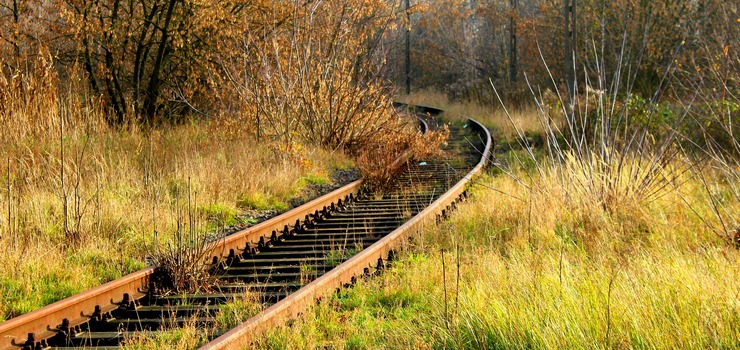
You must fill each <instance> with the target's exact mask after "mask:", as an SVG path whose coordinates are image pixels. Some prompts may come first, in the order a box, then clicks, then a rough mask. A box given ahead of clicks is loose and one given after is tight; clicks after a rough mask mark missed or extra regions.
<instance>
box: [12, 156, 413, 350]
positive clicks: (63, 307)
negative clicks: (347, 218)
mask: <svg viewBox="0 0 740 350" xmlns="http://www.w3.org/2000/svg"><path fill="white" fill-rule="evenodd" d="M403 157H408V155H407V154H404V155H403ZM361 184H362V180H361V179H360V180H356V181H354V182H352V183H350V184H347V185H345V186H343V187H341V188H339V189H337V190H334V191H332V192H331V193H328V194H326V195H324V196H321V197H319V198H317V199H314V200H312V201H310V202H308V203H306V204H304V205H302V206H300V207H297V208H294V209H292V210H290V211H288V212H286V213H284V214H282V215H279V216H276V217H273V218H271V219H268V220H265V221H263V222H261V223H259V224H257V225H254V226H252V227H249V228H246V229H244V230H241V231H238V232H236V233H234V234H232V235H229V236H227V237H225V238H224V239H222V240H219V242H218V243H217V244H216V246H215V248H214V250H213V251H214V252H218V253H220V257H219V256H218V255H216V256H215V257H216V258H217V259H218V258H224V257H226V256H227V255H228V253H229V251H230V250H231V249H243V248H244V247H245V245H246V243H248V242H250V244H251V242H254V241H259V240H260V238H261V237H264V239H268V238H270V236H271V235H272V232H273V231H283V230H284V229H285V228H286V227H288V228H290V227H292V226H293V224H294V223H295V222H296V220H299V221H303V220H304V219H305V217H306V215H312V214H314V213H315V212H316V211H322V210H324V208H326V207H331V206H332V204H336V203H338V202H339V201H340V200H342V201H347V199H349V198H350V197H351V196H355V195H357V193H358V191H359V189H360V186H361ZM154 270H155V268H154V267H148V268H145V269H143V270H140V271H137V272H134V273H131V274H129V275H126V276H124V277H121V278H119V279H116V280H113V281H110V282H107V283H105V284H103V285H101V286H99V287H96V288H93V289H90V290H88V291H85V292H82V293H80V294H77V295H74V296H71V297H69V298H66V299H63V300H60V301H58V302H55V303H53V304H50V305H47V306H45V307H42V308H40V309H38V310H35V311H32V312H30V313H27V314H24V315H21V316H18V317H15V318H12V319H10V320H8V321H5V322H3V323H0V349H2V350H5V349H18V348H19V347H23V346H25V345H30V344H35V343H41V344H43V340H44V339H46V338H48V337H50V336H52V335H54V334H55V333H56V332H57V330H58V329H59V327H61V325H62V322H63V320H65V319H66V320H68V322H69V325H68V326H70V327H74V326H76V325H80V324H83V323H85V322H87V321H88V320H89V319H90V318H91V316H93V314H94V313H95V310H96V308H99V309H100V310H101V312H103V313H104V312H106V311H108V310H110V309H113V308H116V307H117V306H118V305H119V304H120V303H121V302H122V301H123V300H124V298H126V296H125V295H126V294H128V299H129V300H135V299H137V298H139V297H142V296H143V295H145V290H147V289H148V288H149V281H150V277H151V276H152V274H153V273H154ZM42 346H43V345H42Z"/></svg>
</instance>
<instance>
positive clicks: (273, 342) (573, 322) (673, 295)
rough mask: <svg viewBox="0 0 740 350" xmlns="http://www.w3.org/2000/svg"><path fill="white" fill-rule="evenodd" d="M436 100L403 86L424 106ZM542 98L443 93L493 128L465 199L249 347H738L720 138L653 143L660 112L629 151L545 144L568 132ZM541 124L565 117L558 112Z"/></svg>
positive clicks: (732, 193)
mask: <svg viewBox="0 0 740 350" xmlns="http://www.w3.org/2000/svg"><path fill="white" fill-rule="evenodd" d="M439 98H440V97H439V95H436V94H429V93H421V94H416V95H415V96H408V97H406V99H407V101H408V102H412V103H420V104H425V103H427V104H434V105H439V104H438V103H434V101H435V99H436V100H437V101H438V100H439ZM544 106H545V104H540V101H537V103H535V104H533V106H532V107H531V108H530V109H529V110H527V109H526V108H525V109H522V110H520V111H517V112H509V111H505V110H502V109H498V110H497V109H490V108H481V107H479V106H476V105H474V104H465V103H455V104H451V103H447V104H446V105H445V106H443V107H447V108H449V111H450V112H448V115H449V116H450V117H452V118H455V117H456V116H455V115H469V116H473V117H476V118H478V119H479V120H481V121H483V122H484V123H486V124H487V125H489V126H492V127H493V128H494V134H495V135H496V138H497V139H498V140H499V145H498V148H497V159H496V160H495V162H494V166H493V167H492V168H491V170H490V172H489V175H490V176H488V177H485V178H483V179H481V180H478V181H476V183H475V185H474V188H475V191H474V192H475V196H474V197H473V199H472V200H470V201H469V202H467V203H465V204H463V205H461V206H460V207H459V210H458V211H457V212H456V214H455V215H453V217H452V218H451V219H450V220H449V221H447V222H444V223H443V224H441V225H439V226H436V227H430V228H429V229H428V230H427V232H426V233H425V234H424V235H422V236H420V237H417V238H416V240H415V246H414V247H412V248H411V249H410V250H409V251H407V253H406V254H404V255H402V257H401V258H400V260H399V261H397V262H396V263H395V265H394V267H393V268H392V269H390V270H389V271H386V272H385V273H383V274H382V275H380V276H377V277H373V278H369V279H364V280H361V281H360V282H359V283H358V284H357V285H356V286H355V287H353V288H352V289H349V290H346V291H343V292H341V293H339V294H337V295H334V296H333V297H332V298H331V299H330V300H328V301H325V302H323V303H321V304H320V305H316V306H314V307H312V308H311V310H310V311H309V312H307V313H306V314H305V315H304V316H302V317H300V318H299V319H298V320H296V321H295V322H294V323H293V324H291V325H289V326H284V327H282V328H280V329H278V330H274V331H272V332H270V333H269V334H268V336H267V337H265V338H263V339H261V340H260V341H259V346H260V347H261V348H272V349H283V348H288V349H299V348H326V347H329V348H336V349H364V348H370V349H373V348H376V349H380V348H430V349H432V348H434V349H436V348H455V349H457V348H469V349H480V348H486V349H488V348H613V347H618V348H628V347H629V348H632V347H634V348H676V347H691V348H707V347H711V348H736V347H738V346H740V343H738V340H737V339H740V337H739V336H740V327H738V324H739V323H738V321H740V304H738V302H737V300H740V299H738V298H739V297H740V294H738V293H739V292H738V291H740V285H739V284H738V283H737V280H736V279H735V278H734V276H736V275H737V274H738V273H739V272H740V270H739V267H738V266H740V264H738V262H739V261H738V260H739V259H740V250H738V245H737V243H736V235H737V234H736V233H735V230H737V228H735V227H736V226H737V224H738V222H737V219H738V217H737V214H736V213H738V210H740V201H739V200H738V197H737V193H738V192H737V190H738V187H737V186H738V183H740V182H738V181H737V180H738V176H739V175H740V169H736V166H737V165H736V164H735V163H733V162H732V158H731V157H729V158H728V156H727V155H728V154H731V153H732V152H733V142H730V143H724V144H723V145H724V149H718V150H717V153H714V154H715V156H711V154H712V153H711V152H708V149H707V148H705V147H701V146H698V143H697V142H692V140H691V138H690V137H687V136H689V135H681V136H678V137H675V138H674V139H673V140H671V145H672V146H671V147H666V148H665V150H676V149H678V150H681V152H674V151H670V152H669V151H664V152H663V153H661V151H660V149H659V148H658V147H655V145H656V144H658V145H659V144H660V142H661V141H660V140H661V137H663V136H658V134H657V132H658V131H660V130H661V129H660V128H659V127H661V126H665V125H670V124H666V123H663V122H660V123H658V122H655V123H656V124H657V125H655V126H656V128H655V129H650V130H648V131H647V132H646V134H647V135H650V136H649V137H652V138H654V139H653V140H658V141H657V142H655V141H654V142H653V143H652V144H647V143H646V145H645V147H643V148H640V150H641V152H639V153H633V152H632V151H629V150H627V149H626V148H622V150H621V151H618V152H613V155H614V156H612V155H611V154H610V153H609V152H610V150H609V149H608V148H599V147H601V146H602V145H587V144H584V145H585V146H583V147H584V149H580V150H579V149H578V147H576V146H573V145H571V146H570V147H563V148H562V149H560V150H558V149H557V147H558V145H559V144H562V143H564V142H568V137H570V135H568V134H567V133H564V132H562V131H558V132H557V135H556V132H555V131H554V129H555V128H553V127H550V126H548V125H547V122H544V123H543V121H547V120H548V116H549V114H547V112H546V111H545V109H544V108H543V107H544ZM602 108H603V107H602ZM602 111H603V109H602ZM639 115H640V114H639V113H638V112H636V113H635V116H639ZM661 117H662V116H661ZM705 117H706V116H705ZM556 118H557V117H556ZM561 118H562V117H561ZM647 118H648V119H654V118H655V116H653V115H651V114H647ZM706 118H708V119H705V120H711V119H709V118H712V117H711V115H710V116H709V117H706ZM584 120H588V118H584ZM554 123H555V124H557V125H559V126H560V128H561V129H560V130H562V129H564V128H565V126H563V123H564V121H563V120H562V119H559V120H558V119H556V120H555V121H554ZM637 125H639V124H637ZM634 130H635V131H634V132H636V133H638V135H639V132H641V131H642V130H644V129H640V128H639V127H636V128H635V129H634ZM663 130H669V131H670V129H663ZM727 130H728V128H726V127H721V128H719V129H718V131H717V134H716V135H727V134H726V132H727ZM729 130H732V127H729ZM627 135H630V134H629V133H627ZM607 136H608V135H607ZM703 137H704V139H705V140H714V138H713V137H712V136H707V134H704V136H703ZM729 137H730V139H731V140H732V139H733V136H732V134H729ZM614 140H617V139H616V138H615V139H612V141H614ZM682 144H683V145H687V144H688V145H692V144H693V145H696V147H695V148H692V147H688V146H681V145H682ZM615 145H617V146H618V145H619V143H615ZM553 149H555V150H553ZM596 150H603V152H602V151H599V152H595V151H596ZM579 152H580V153H579ZM723 152H724V153H723ZM708 154H709V156H708ZM610 156H611V158H610ZM656 157H657V159H658V160H656ZM698 157H701V158H702V160H701V161H696V159H697V158H698Z"/></svg>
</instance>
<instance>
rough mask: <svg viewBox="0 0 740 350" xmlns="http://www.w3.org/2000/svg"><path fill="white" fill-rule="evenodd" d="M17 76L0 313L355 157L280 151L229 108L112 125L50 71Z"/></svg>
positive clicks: (130, 260)
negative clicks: (20, 84) (187, 118)
mask: <svg viewBox="0 0 740 350" xmlns="http://www.w3.org/2000/svg"><path fill="white" fill-rule="evenodd" d="M19 79H27V80H29V83H28V84H30V85H33V86H37V87H38V89H37V92H38V93H37V94H35V95H34V96H32V98H28V99H25V98H21V97H23V96H25V92H24V90H23V89H19V90H18V91H16V90H13V89H12V86H11V87H8V86H5V87H4V89H5V88H6V90H4V91H3V94H5V95H4V98H7V99H6V100H7V101H14V102H13V104H6V105H3V106H2V107H0V119H2V121H3V125H4V127H3V130H2V133H0V141H1V142H2V146H1V147H0V160H2V161H0V163H2V164H3V166H2V171H1V172H0V218H1V219H0V242H1V243H2V244H0V260H2V261H3V262H4V263H3V266H2V267H0V321H2V320H5V319H9V318H11V317H14V316H17V315H20V314H23V313H26V312H29V311H31V310H34V309H37V308H39V307H42V306H44V305H47V304H49V303H51V302H54V301H57V300H60V299H62V298H65V297H68V296H71V295H74V294H76V293H79V292H81V291H84V290H86V289H89V288H92V287H95V286H97V285H100V284H101V283H104V282H107V281H110V280H112V279H115V278H117V277H120V276H122V275H124V274H127V273H130V272H133V271H135V270H138V269H140V268H142V267H143V266H144V261H145V260H146V259H147V256H149V255H151V254H152V253H153V252H154V251H155V250H156V248H155V247H157V246H162V245H164V244H165V243H166V242H168V241H169V240H171V239H172V237H173V236H174V233H175V232H177V226H178V224H181V223H182V220H183V218H184V217H187V216H189V215H190V214H192V215H193V220H194V222H200V223H207V224H206V225H201V227H200V228H199V229H200V230H205V229H214V228H219V227H222V226H228V225H232V224H234V223H237V221H238V220H239V219H238V217H239V215H238V214H239V212H240V210H241V209H242V208H245V207H257V208H259V209H267V208H271V209H277V210H284V209H286V208H287V205H286V204H285V203H288V202H289V200H290V199H292V198H293V197H294V196H295V195H296V193H298V191H299V190H300V188H301V187H302V186H305V183H318V182H322V181H327V180H326V179H328V176H329V175H328V174H331V172H332V171H333V170H334V169H341V168H345V167H346V166H347V164H351V161H350V160H349V158H348V157H347V156H345V155H344V154H342V153H341V152H338V151H326V150H323V149H321V148H319V147H314V146H305V147H292V148H291V149H292V150H293V151H292V152H281V148H280V147H279V146H280V145H278V144H277V143H275V142H272V141H269V140H265V139H262V140H260V142H257V141H256V140H255V139H253V137H251V136H248V135H252V133H251V132H247V130H244V129H245V128H248V127H249V126H248V125H241V124H238V123H232V122H230V120H229V119H228V118H221V117H214V118H211V119H201V120H193V121H191V122H189V123H186V124H183V125H162V126H157V127H152V128H140V127H137V126H135V125H130V126H125V127H122V128H111V127H108V126H107V125H106V123H105V121H104V120H105V117H104V113H103V111H102V110H99V108H98V106H96V105H88V104H84V103H83V102H81V101H80V99H77V98H68V97H65V96H66V93H64V92H62V91H57V90H55V88H53V86H58V85H56V84H55V83H54V82H46V83H45V82H43V81H38V80H34V78H32V77H21V78H19ZM42 88H43V89H42ZM70 89H72V90H74V89H78V90H76V91H82V90H84V89H82V88H79V87H70ZM13 94H17V95H18V96H15V95H13ZM16 97H17V98H16Z"/></svg>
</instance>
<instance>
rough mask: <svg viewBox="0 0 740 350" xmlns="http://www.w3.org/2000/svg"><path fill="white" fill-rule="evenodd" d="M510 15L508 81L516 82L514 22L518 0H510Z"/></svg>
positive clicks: (516, 18)
mask: <svg viewBox="0 0 740 350" xmlns="http://www.w3.org/2000/svg"><path fill="white" fill-rule="evenodd" d="M509 4H510V6H511V15H510V17H509V82H511V83H512V84H515V83H516V76H517V65H518V62H517V55H516V53H517V42H516V24H517V23H516V22H517V20H518V16H519V13H518V9H517V7H518V1H517V0H510V2H509Z"/></svg>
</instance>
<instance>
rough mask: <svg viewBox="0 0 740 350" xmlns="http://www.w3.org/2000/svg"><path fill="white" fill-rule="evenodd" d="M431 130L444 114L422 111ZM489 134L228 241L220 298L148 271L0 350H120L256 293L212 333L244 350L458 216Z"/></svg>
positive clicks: (21, 325) (17, 321)
mask: <svg viewBox="0 0 740 350" xmlns="http://www.w3.org/2000/svg"><path fill="white" fill-rule="evenodd" d="M417 112H421V113H420V114H421V115H423V116H424V119H426V120H427V121H428V123H429V124H430V128H435V127H438V126H439V120H438V119H437V118H435V117H434V115H436V114H438V113H439V112H440V111H439V110H435V109H431V108H424V107H421V108H417ZM491 143H492V142H491V137H490V133H489V132H488V131H487V130H486V129H485V128H484V127H483V126H482V125H480V124H478V123H477V122H475V121H473V120H470V121H469V122H468V123H467V124H466V125H464V126H459V127H451V128H450V138H449V140H448V146H447V150H448V154H449V156H448V157H445V158H443V159H436V160H419V159H416V160H414V161H413V162H408V163H407V164H408V167H407V169H406V170H405V171H404V172H403V175H402V176H401V177H400V179H399V181H398V182H397V183H396V188H395V189H394V190H392V191H387V193H383V194H381V193H368V192H364V191H360V187H361V181H357V182H354V183H352V184H349V185H347V186H345V187H343V188H341V189H338V190H336V191H334V192H332V193H330V194H328V195H326V196H323V197H321V198H318V199H316V200H314V201H312V202H310V203H307V204H306V205H304V206H302V207H299V208H296V209H293V210H291V211H289V212H287V213H285V214H283V215H281V216H279V217H275V218H273V219H270V220H267V221H265V222H263V223H260V224H258V225H256V226H254V227H252V228H249V229H246V230H243V231H240V232H238V233H236V234H233V235H231V236H228V237H227V238H225V239H224V240H222V241H221V242H219V244H218V246H217V249H216V250H215V251H217V252H218V254H215V255H216V256H214V257H213V261H212V262H211V264H212V266H211V268H212V272H213V273H214V275H216V276H218V279H219V282H220V283H219V287H218V290H217V291H216V292H213V293H202V294H189V295H164V294H160V293H156V292H154V289H153V288H150V285H149V283H150V277H151V276H152V273H153V269H152V268H148V269H145V270H142V271H139V272H137V273H134V274H131V275H129V276H126V277H124V278H121V279H119V280H116V281H112V282H109V283H107V284H105V285H103V286H101V287H98V288H95V289H93V290H90V291H88V292H85V293H82V294H80V295H76V296H73V297H71V298H68V299H65V300H62V301H60V302H57V303H55V304H52V305H49V306H47V307H44V308H42V309H39V310H37V311H34V312H31V313H29V314H26V315H23V316H20V317H17V318H14V319H11V320H9V321H7V322H5V323H2V324H0V349H19V348H22V349H43V348H79V347H88V348H90V347H94V348H105V347H113V348H117V347H118V346H119V345H120V344H121V343H122V342H125V341H126V340H127V339H129V338H130V337H131V336H132V335H133V334H134V332H140V331H145V332H155V331H158V330H161V329H166V328H172V327H177V326H178V325H183V324H191V325H192V324H195V325H196V326H198V327H199V328H203V329H215V328H218V327H217V323H216V318H215V317H216V315H217V313H218V312H219V310H220V309H221V305H222V304H224V303H225V302H228V301H230V300H234V299H235V298H239V297H240V296H242V295H245V294H247V295H250V296H251V297H252V298H254V299H256V301H258V302H259V303H261V304H262V305H264V307H265V309H264V310H263V311H262V312H260V313H259V314H257V315H256V316H254V317H253V318H251V319H249V320H248V321H247V322H245V323H243V324H241V325H239V326H237V327H236V328H234V329H231V330H213V331H209V337H210V338H211V339H213V340H212V341H211V342H210V343H208V344H206V345H205V346H204V348H212V349H226V348H242V347H243V346H244V345H245V344H247V345H248V344H249V342H250V341H251V339H253V337H254V336H258V334H259V333H260V332H262V331H264V330H265V329H267V328H269V327H272V326H274V325H276V324H278V323H280V322H283V321H284V320H285V319H287V318H291V317H294V316H295V315H296V314H297V313H299V312H301V311H302V310H304V309H305V307H306V306H307V305H308V304H309V303H312V302H314V301H315V300H316V299H318V298H320V297H322V296H325V295H328V294H330V293H333V292H334V291H335V290H336V289H338V288H341V287H342V286H344V285H346V284H348V283H352V282H353V281H354V279H355V278H356V277H357V276H361V275H367V274H371V273H373V272H375V271H376V270H379V269H383V268H384V267H385V266H386V264H387V263H388V262H389V261H390V260H392V258H393V255H394V254H395V252H396V251H397V249H399V248H401V247H402V246H403V244H404V243H405V242H407V241H408V238H409V237H410V236H411V235H412V234H414V233H416V232H419V231H420V230H422V229H423V228H424V226H426V225H429V224H433V223H434V222H435V221H436V220H439V219H440V218H441V217H444V216H446V215H447V214H448V213H449V211H450V210H451V209H454V207H455V205H456V202H457V201H458V200H460V199H461V198H462V197H464V196H465V190H466V187H467V185H468V183H469V181H470V180H471V179H472V177H473V176H475V175H476V174H478V173H479V172H480V171H481V170H482V168H483V166H484V165H485V164H486V162H487V160H488V157H489V155H490V150H491V147H492V145H491Z"/></svg>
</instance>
